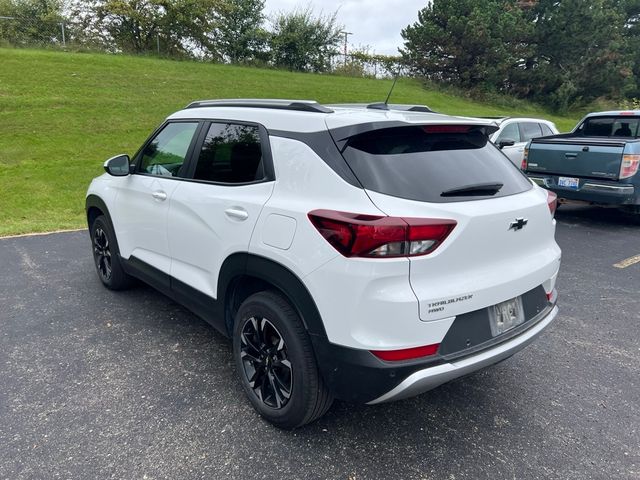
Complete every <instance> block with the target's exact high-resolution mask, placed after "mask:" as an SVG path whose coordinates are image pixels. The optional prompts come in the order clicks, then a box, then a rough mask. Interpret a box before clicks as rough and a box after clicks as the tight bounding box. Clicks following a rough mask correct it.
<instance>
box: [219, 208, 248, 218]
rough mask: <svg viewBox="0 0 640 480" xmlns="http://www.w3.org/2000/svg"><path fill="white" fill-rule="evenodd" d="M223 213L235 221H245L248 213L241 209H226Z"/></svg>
mask: <svg viewBox="0 0 640 480" xmlns="http://www.w3.org/2000/svg"><path fill="white" fill-rule="evenodd" d="M224 213H225V214H226V215H227V217H230V218H235V219H236V220H246V219H247V218H249V212H247V211H246V210H245V209H244V208H242V207H231V208H227V209H226V210H225V211H224Z"/></svg>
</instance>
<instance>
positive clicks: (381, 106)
mask: <svg viewBox="0 0 640 480" xmlns="http://www.w3.org/2000/svg"><path fill="white" fill-rule="evenodd" d="M332 106H335V107H345V108H364V109H367V110H395V111H401V112H422V113H437V112H435V111H433V110H431V109H430V108H429V107H428V106H426V105H408V104H400V103H382V102H380V103H369V104H367V103H337V104H335V105H332Z"/></svg>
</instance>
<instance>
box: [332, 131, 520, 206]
mask: <svg viewBox="0 0 640 480" xmlns="http://www.w3.org/2000/svg"><path fill="white" fill-rule="evenodd" d="M433 130H434V128H433V127H420V126H418V127H399V128H388V129H383V130H376V131H371V132H366V133H363V134H360V135H357V136H355V137H352V138H350V139H349V141H348V143H347V147H346V148H345V150H344V153H343V155H344V157H345V159H346V161H347V163H348V164H349V166H350V167H351V169H352V170H353V172H354V173H355V175H356V177H358V180H360V183H362V185H363V187H364V188H366V189H368V190H373V191H375V192H379V193H383V194H386V195H392V196H394V197H401V198H406V199H410V200H417V201H421V202H435V203H444V202H456V201H468V200H476V199H485V198H495V197H504V196H507V195H514V194H516V193H521V192H524V191H526V190H529V189H530V188H531V183H530V182H529V180H528V179H527V178H526V176H525V175H524V174H523V173H522V172H521V171H520V170H519V169H518V168H517V167H515V166H514V165H513V164H512V163H511V162H510V161H509V159H507V157H505V156H504V155H503V154H502V153H501V152H500V150H498V149H497V148H496V147H495V146H494V145H493V144H492V143H491V142H489V141H488V138H487V136H486V135H485V134H483V133H482V132H480V131H466V132H465V131H461V132H459V133H446V132H443V133H429V132H430V131H433ZM436 130H438V129H437V128H436ZM440 130H442V129H440Z"/></svg>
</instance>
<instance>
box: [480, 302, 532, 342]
mask: <svg viewBox="0 0 640 480" xmlns="http://www.w3.org/2000/svg"><path fill="white" fill-rule="evenodd" d="M524 320H525V318H524V307H523V305H522V297H516V298H512V299H511V300H507V301H506V302H502V303H498V304H497V305H493V306H492V307H489V325H490V327H491V336H493V337H497V336H498V335H502V334H503V333H506V332H508V331H509V330H511V329H513V328H516V327H517V326H518V325H522V324H523V323H524Z"/></svg>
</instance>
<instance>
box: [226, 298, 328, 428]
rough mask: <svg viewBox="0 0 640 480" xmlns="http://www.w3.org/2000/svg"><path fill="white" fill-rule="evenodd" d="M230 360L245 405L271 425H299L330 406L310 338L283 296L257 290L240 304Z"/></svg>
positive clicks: (293, 426) (285, 426) (282, 426)
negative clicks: (232, 360)
mask: <svg viewBox="0 0 640 480" xmlns="http://www.w3.org/2000/svg"><path fill="white" fill-rule="evenodd" d="M233 356H234V360H235V364H236V370H237V372H238V375H239V376H240V380H241V382H242V387H243V389H244V391H245V393H246V394H247V396H248V398H249V401H250V402H251V404H252V405H253V407H254V408H255V409H256V411H257V412H258V413H259V414H260V415H261V416H262V417H264V418H265V419H266V420H268V421H270V422H271V423H273V424H274V425H276V426H278V427H281V428H287V429H291V428H296V427H300V426H302V425H305V424H307V423H310V422H313V421H314V420H316V419H317V418H319V417H321V416H322V415H324V413H325V412H326V411H327V410H328V409H329V407H330V406H331V403H332V401H333V398H332V396H331V394H330V392H329V390H328V389H327V388H326V386H325V385H324V382H323V380H322V377H321V376H320V372H319V371H318V366H317V364H316V360H315V356H314V354H313V349H312V347H311V341H310V339H309V335H308V334H307V332H306V330H305V328H304V325H303V324H302V321H301V319H300V317H299V316H298V314H297V313H296V312H295V311H294V310H293V308H292V307H291V305H290V304H289V302H287V300H286V299H285V298H284V297H283V296H282V295H280V294H278V293H276V292H259V293H256V294H254V295H252V296H250V297H249V298H247V299H246V300H245V301H244V302H243V303H242V305H241V306H240V308H239V310H238V313H237V315H236V318H235V325H234V332H233Z"/></svg>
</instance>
